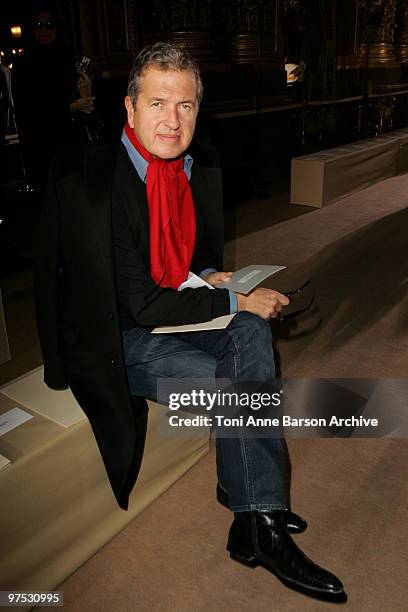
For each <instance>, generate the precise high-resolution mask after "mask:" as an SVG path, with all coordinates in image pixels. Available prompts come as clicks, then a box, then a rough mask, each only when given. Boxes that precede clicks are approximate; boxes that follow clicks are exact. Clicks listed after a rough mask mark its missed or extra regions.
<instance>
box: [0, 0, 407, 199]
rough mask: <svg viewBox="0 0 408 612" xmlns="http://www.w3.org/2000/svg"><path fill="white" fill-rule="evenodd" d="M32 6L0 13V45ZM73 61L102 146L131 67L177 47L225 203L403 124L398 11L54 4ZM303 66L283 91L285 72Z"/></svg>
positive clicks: (331, 1)
mask: <svg viewBox="0 0 408 612" xmlns="http://www.w3.org/2000/svg"><path fill="white" fill-rule="evenodd" d="M32 4H33V3H32V2H29V1H28V0H25V1H23V0H15V1H14V2H13V3H12V4H11V3H10V4H9V6H7V5H6V3H5V2H2V3H1V8H0V16H1V22H2V24H3V25H2V31H1V32H0V45H1V46H2V47H5V46H7V45H10V44H12V41H11V43H10V36H9V34H8V27H9V25H10V24H11V23H12V22H14V23H23V22H24V17H25V15H26V14H27V11H28V9H29V7H30V6H31V5H32ZM55 5H56V6H57V10H58V12H59V14H60V17H61V20H62V21H63V23H64V26H65V29H66V34H67V37H68V38H69V40H70V42H71V44H72V46H73V48H74V49H75V53H76V55H77V56H78V57H80V56H81V54H83V53H85V54H86V55H89V56H90V57H91V58H92V60H93V66H92V71H93V77H94V90H95V94H96V95H97V106H98V112H99V113H100V116H101V117H102V119H103V122H104V124H105V127H106V132H105V133H106V138H107V139H111V138H115V137H116V135H117V133H118V132H119V130H120V128H121V126H122V123H123V121H124V114H123V110H122V99H123V96H124V94H125V91H126V77H127V74H128V71H129V67H130V65H131V61H132V57H133V56H134V55H135V54H136V53H137V52H138V51H139V50H140V49H141V48H142V47H143V46H144V45H145V44H148V43H150V42H153V41H156V40H171V41H174V42H177V43H178V44H181V45H184V46H186V47H187V48H188V49H189V50H190V51H191V52H192V53H193V55H194V56H195V57H196V58H197V59H198V60H199V63H200V66H201V69H202V73H203V81H204V86H205V98H204V101H203V106H202V110H201V113H200V121H199V126H198V130H197V136H198V138H199V140H200V141H201V142H204V143H205V144H206V147H204V148H203V149H202V150H201V154H202V155H204V156H207V157H208V163H210V162H211V160H213V161H214V159H215V158H214V155H213V153H212V149H211V147H212V146H215V147H216V149H217V150H218V154H219V159H220V160H221V163H222V166H223V168H224V175H225V177H226V182H227V185H228V184H229V185H230V187H229V190H228V194H229V197H230V199H232V200H234V199H236V198H237V197H245V196H246V195H248V194H250V193H251V191H252V190H253V189H254V188H255V187H257V186H259V185H261V184H264V183H268V182H272V181H273V180H275V179H276V178H278V177H281V176H285V175H287V174H288V172H289V165H290V159H291V157H292V156H293V155H298V154H302V153H306V152H309V151H312V150H316V149H321V148H324V147H328V146H333V145H334V144H339V143H342V142H349V141H352V140H355V139H357V138H361V137H365V136H369V135H375V134H379V133H381V132H383V131H387V130H390V129H394V128H395V127H401V126H404V125H407V123H408V85H407V83H406V74H407V66H408V0H258V1H256V0H65V1H62V0H59V1H58V0H57V1H56V2H55ZM287 62H292V63H300V62H303V66H304V79H303V81H302V82H297V83H294V84H291V85H287V83H286V72H285V63H287Z"/></svg>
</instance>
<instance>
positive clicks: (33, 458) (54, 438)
mask: <svg viewBox="0 0 408 612" xmlns="http://www.w3.org/2000/svg"><path fill="white" fill-rule="evenodd" d="M42 376H43V369H42V368H37V369H36V370H35V371H33V372H30V373H28V374H27V375H26V376H23V377H21V378H20V379H18V381H13V382H12V383H10V384H8V385H4V386H3V387H2V388H1V389H0V415H1V414H2V413H4V412H6V411H7V410H10V409H12V408H13V407H16V406H18V407H20V408H22V409H23V410H26V411H27V412H29V413H31V414H32V415H33V418H32V419H30V420H29V421H27V422H25V423H23V424H21V425H19V426H18V427H16V428H15V429H13V430H12V431H9V432H8V433H5V434H4V435H3V436H1V437H0V455H1V456H3V457H5V458H6V460H9V461H10V463H9V464H8V465H5V466H4V467H2V468H1V469H0V500H1V512H0V542H1V556H0V590H37V591H38V590H52V589H55V588H56V587H57V586H58V585H59V584H60V583H61V582H62V581H63V580H65V579H66V578H67V577H68V576H69V575H70V574H72V572H74V571H75V570H76V569H77V568H78V567H79V566H80V565H81V564H82V563H84V562H85V561H86V560H87V559H89V558H90V557H91V556H92V555H93V554H95V553H96V552H97V551H98V550H99V549H100V548H101V547H102V546H103V545H104V544H105V543H106V542H108V541H109V540H110V539H111V538H112V537H114V536H115V535H116V534H117V533H118V532H119V531H121V530H122V529H123V528H124V527H125V526H126V525H127V524H128V523H129V522H130V521H131V520H132V519H133V518H134V517H135V516H136V515H137V514H139V513H140V512H141V511H142V510H143V509H144V508H146V506H148V505H149V504H151V503H152V502H153V501H154V500H155V499H156V498H157V497H158V496H159V495H160V494H161V493H163V492H164V491H165V490H166V489H167V488H168V487H170V486H171V485H172V484H173V483H174V482H175V481H176V480H177V479H178V478H180V476H182V475H183V474H184V473H185V472H186V471H187V470H188V469H189V468H190V467H191V466H192V465H194V464H195V463H196V462H197V461H198V460H199V459H200V458H201V457H203V456H204V455H205V454H206V453H207V452H208V449H209V432H208V430H206V429H202V430H198V429H197V430H194V432H192V434H191V435H190V433H188V437H186V435H184V436H182V437H181V436H180V437H179V436H172V437H167V438H164V437H162V436H160V435H159V434H158V433H157V429H158V425H159V423H160V421H161V420H162V419H163V420H164V419H166V418H167V417H166V413H167V412H168V409H167V408H166V407H165V406H160V405H158V404H155V403H153V402H149V424H148V432H147V438H146V446H145V454H144V457H143V463H142V468H141V472H140V475H139V478H138V481H137V484H136V486H135V488H134V490H133V492H132V494H131V498H130V504H129V510H128V511H124V510H121V509H120V508H119V507H118V506H117V504H116V501H115V499H114V497H113V493H112V490H111V488H110V485H109V482H108V478H107V475H106V471H105V468H104V466H103V463H102V459H101V457H100V454H99V450H98V448H97V445H96V441H95V439H94V436H93V433H92V430H91V427H90V424H89V422H88V420H87V419H86V418H82V419H80V420H78V421H77V422H75V423H72V424H71V425H70V426H69V427H65V426H62V425H61V424H59V423H57V422H55V421H53V420H51V419H50V418H47V417H46V416H44V414H45V413H46V412H47V411H48V410H49V409H55V407H58V406H59V401H61V402H62V404H63V406H64V411H65V412H66V415H68V414H69V413H70V410H72V413H71V414H76V412H77V409H78V407H77V405H76V402H75V400H74V398H73V396H71V405H70V401H69V392H60V391H53V390H51V389H49V388H48V387H46V386H45V385H44V384H42V383H41V381H42ZM17 398H18V399H17ZM41 406H43V407H44V410H42V409H41ZM34 407H35V408H34ZM64 411H62V412H64ZM57 412H58V410H57ZM41 413H42V414H41ZM49 414H50V415H51V412H50V413H49ZM59 418H60V416H59ZM15 609H16V608H15ZM24 609H25V610H27V608H24Z"/></svg>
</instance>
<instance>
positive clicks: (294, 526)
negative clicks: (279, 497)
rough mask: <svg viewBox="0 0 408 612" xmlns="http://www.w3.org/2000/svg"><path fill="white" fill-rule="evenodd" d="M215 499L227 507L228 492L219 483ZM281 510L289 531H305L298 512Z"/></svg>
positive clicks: (303, 520)
mask: <svg viewBox="0 0 408 612" xmlns="http://www.w3.org/2000/svg"><path fill="white" fill-rule="evenodd" d="M217 501H218V502H219V503H220V504H221V505H222V506H225V507H226V508H229V503H228V494H227V493H226V492H225V491H224V489H221V487H220V485H219V484H217ZM279 512H282V518H283V522H284V523H285V526H286V529H287V530H288V531H289V533H294V534H296V533H303V532H304V531H306V527H307V523H306V521H305V519H303V518H302V517H301V516H299V515H298V514H295V513H294V512H292V511H291V510H279Z"/></svg>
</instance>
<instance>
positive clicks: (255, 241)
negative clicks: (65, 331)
mask: <svg viewBox="0 0 408 612" xmlns="http://www.w3.org/2000/svg"><path fill="white" fill-rule="evenodd" d="M407 193H408V177H406V176H402V177H395V178H392V179H389V180H388V181H385V182H383V183H381V184H379V185H375V186H373V187H371V188H369V189H367V190H365V191H364V192H361V193H359V194H354V195H352V196H349V197H347V198H345V199H344V200H342V201H340V202H337V203H334V204H332V205H330V206H328V207H326V208H324V209H322V210H314V211H310V210H309V211H308V209H304V210H300V207H299V208H296V214H290V213H289V214H279V216H278V220H279V222H278V223H277V224H276V223H275V224H274V223H273V221H274V220H275V221H276V210H277V209H276V203H275V204H274V203H273V202H272V201H271V203H270V204H271V210H270V211H269V210H268V203H267V202H263V203H262V204H259V203H255V202H254V203H251V207H252V208H250V205H249V204H248V205H246V206H244V207H241V208H240V210H239V211H235V212H234V213H233V214H234V215H235V217H234V219H233V222H234V223H235V230H236V236H238V238H237V239H236V240H233V241H230V242H229V243H228V244H227V246H226V266H225V267H226V269H235V268H238V267H240V266H243V265H247V264H249V263H274V264H283V265H287V266H288V269H287V270H285V271H283V272H282V273H279V275H277V276H276V278H274V279H273V283H272V281H270V284H271V286H272V284H273V285H275V286H276V288H278V289H286V290H288V289H293V288H295V287H296V286H298V285H299V284H302V282H303V281H304V280H305V279H306V278H311V279H312V289H309V292H312V291H313V292H314V293H316V296H317V297H316V305H315V306H314V307H313V309H312V311H311V312H309V313H308V314H307V315H306V316H304V317H302V318H301V319H300V320H299V321H297V322H295V323H293V324H290V325H286V326H281V325H276V324H275V325H274V326H273V331H274V336H275V342H276V347H277V354H278V356H279V360H278V365H279V370H280V372H281V374H282V375H283V376H287V377H289V376H291V377H312V378H315V377H325V376H327V377H368V378H371V377H374V378H378V377H396V378H398V377H401V378H407V369H408V366H407V356H408V334H407V327H408V323H407V306H408V303H407V278H408V259H407V249H406V246H405V245H406V235H407V217H408V212H407V208H406V201H407V195H406V194H407ZM257 207H258V208H257ZM257 210H261V211H262V223H261V222H260V220H259V219H260V216H258V215H257ZM293 211H295V209H293ZM303 212H305V213H306V212H307V214H301V213H303ZM230 214H232V213H230ZM298 214H299V216H297V215H298ZM251 217H253V219H255V218H256V221H255V220H253V221H252V222H251V221H250V219H251ZM288 217H293V218H288ZM285 219H286V220H285ZM24 278H25V277H24ZM25 280H26V281H27V285H28V286H29V278H28V277H27V278H25ZM8 282H9V285H10V283H11V281H10V280H9V281H8ZM27 291H28V289H27ZM15 294H16V291H15V290H14V289H13V287H11V289H10V286H6V305H5V306H6V314H7V309H8V306H9V305H10V303H11V302H10V300H11V301H12V300H13V299H15V298H13V295H14V296H15ZM309 295H310V293H309ZM18 297H20V300H19V299H16V307H18V305H19V304H20V305H21V304H23V303H24V301H25V299H26V298H27V294H26V293H24V291H23V290H22V292H20V294H18V292H17V298H18ZM27 299H28V298H27ZM307 299H308V295H306V296H299V297H298V298H296V300H294V304H292V307H296V306H299V304H301V303H302V300H303V301H307ZM299 300H300V301H299ZM21 308H22V311H24V309H23V306H21ZM28 310H29V309H28ZM30 312H31V311H30ZM30 316H31V315H29V317H28V319H29V318H30ZM13 321H14V322H13V326H15V327H16V330H17V326H18V324H17V318H16V319H13ZM28 327H29V330H31V327H30V325H29V326H28ZM28 333H29V338H30V339H31V340H30V343H29V346H26V345H25V344H24V342H23V341H21V342H22V346H21V349H22V354H23V356H22V363H24V364H25V363H29V362H30V359H31V360H32V359H33V358H34V360H35V359H38V347H37V346H36V343H35V334H34V335H33V332H32V331H29V332H28ZM30 334H31V335H30ZM17 337H18V334H17ZM13 343H14V345H16V343H17V344H18V341H17V340H13ZM31 367H33V366H31ZM0 374H1V372H0ZM288 445H289V449H290V452H291V460H292V506H293V508H294V510H296V511H298V512H299V513H300V514H302V515H304V516H305V517H306V518H307V520H308V522H309V528H308V530H307V532H306V533H305V534H303V535H301V536H297V541H298V542H299V543H300V544H301V546H302V548H303V549H304V550H305V551H306V552H307V553H308V554H309V555H310V556H311V557H312V558H313V559H314V560H316V561H317V562H319V563H321V564H323V565H325V566H327V567H328V568H330V569H331V570H333V571H334V572H335V573H337V574H338V575H339V577H340V578H341V579H342V580H343V582H344V584H345V587H346V590H347V593H348V602H347V603H345V604H332V603H327V602H322V601H318V600H315V599H311V598H307V597H305V596H304V595H302V594H299V593H296V592H293V591H291V590H289V589H287V588H286V587H285V586H283V585H282V584H281V583H280V582H279V581H278V580H277V579H276V578H275V577H273V576H272V575H271V574H269V573H268V572H267V571H266V570H264V569H262V568H257V569H255V570H251V569H248V568H246V567H244V566H240V565H238V564H237V563H235V562H233V561H231V560H230V559H229V558H228V555H227V553H226V551H225V543H226V538H227V532H228V528H229V525H230V521H231V516H230V513H229V512H228V511H227V510H225V509H224V508H222V507H221V506H219V505H218V504H217V503H216V501H215V497H214V489H215V466H214V454H213V452H212V453H211V454H210V455H209V456H208V457H207V458H206V459H204V460H203V461H201V462H200V463H199V464H198V465H197V466H195V467H194V468H193V469H192V470H191V471H190V472H189V473H188V474H186V475H185V476H184V477H183V478H182V479H181V480H180V481H179V482H178V483H177V484H176V485H175V486H173V487H172V488H171V489H170V490H169V491H167V492H166V493H165V494H164V495H162V496H161V497H160V498H159V499H158V500H156V501H155V502H154V504H153V505H152V506H151V507H149V508H148V509H147V510H146V511H144V512H143V513H142V514H141V515H139V516H138V517H137V518H136V519H135V520H134V521H133V522H132V523H131V524H130V525H129V526H128V527H127V528H126V529H125V530H124V531H123V532H122V533H120V534H119V535H118V536H117V537H115V538H114V539H113V540H112V541H111V542H110V543H109V544H107V545H106V546H105V547H104V548H103V549H102V550H101V551H99V552H98V553H97V554H96V555H95V556H94V557H93V558H92V559H90V560H89V561H88V562H87V563H85V564H84V565H83V566H82V567H81V568H79V569H78V570H77V571H76V572H75V573H74V574H73V575H72V576H71V577H70V578H68V580H66V581H65V582H64V583H63V584H62V585H61V586H60V588H61V589H62V590H63V591H64V597H65V606H64V607H65V610H67V611H69V612H74V611H78V612H82V611H85V610H86V611H91V612H94V611H95V612H96V611H97V610H98V611H99V610H106V611H108V610H109V611H114V612H116V611H118V612H119V611H127V610H132V611H134V610H135V611H144V610H146V611H147V610H149V611H151V610H153V611H154V610H175V611H179V612H192V611H201V610H208V609H211V610H216V611H220V612H229V611H234V612H241V611H242V612H243V611H244V610H245V611H247V610H248V611H254V612H255V611H261V610H276V611H279V612H280V611H283V612H300V611H303V610H304V611H306V612H309V611H310V612H312V611H317V612H318V611H322V612H323V611H326V610H334V609H335V608H336V607H339V606H343V607H344V609H346V610H347V611H348V612H370V611H373V612H383V611H386V612H388V611H390V612H399V611H401V612H402V611H404V610H406V609H407V600H408V587H407V581H406V578H405V573H406V571H405V568H406V567H407V562H408V553H407V545H408V542H407V531H408V529H407V521H406V507H407V501H408V484H407V479H406V474H407V468H408V454H407V448H408V445H407V442H406V440H405V439H401V440H399V439H395V440H393V439H380V440H375V439H373V440H369V439H367V440H363V439H353V440H347V439H314V440H300V439H298V440H289V441H288Z"/></svg>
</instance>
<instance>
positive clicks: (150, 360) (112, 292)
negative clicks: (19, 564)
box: [36, 43, 343, 594]
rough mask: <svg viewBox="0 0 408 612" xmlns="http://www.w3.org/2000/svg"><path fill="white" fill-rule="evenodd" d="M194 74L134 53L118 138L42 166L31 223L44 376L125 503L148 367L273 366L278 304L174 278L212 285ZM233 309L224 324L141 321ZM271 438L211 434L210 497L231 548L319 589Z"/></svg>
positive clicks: (152, 381)
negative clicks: (194, 150) (199, 326)
mask: <svg viewBox="0 0 408 612" xmlns="http://www.w3.org/2000/svg"><path fill="white" fill-rule="evenodd" d="M201 97H202V84H201V80H200V74H199V70H198V67H197V64H196V63H195V61H194V60H193V59H192V58H191V57H190V55H189V54H188V53H186V52H185V51H184V50H182V49H179V48H178V47H175V46H172V45H169V44H165V43H157V44H155V45H153V46H152V47H149V48H146V49H144V50H143V51H142V52H141V53H140V54H139V55H138V57H137V58H136V60H135V62H134V64H133V67H132V70H131V73H130V77H129V87H128V95H127V97H126V99H125V105H126V110H127V123H126V125H125V128H124V130H123V134H122V139H121V144H120V146H119V148H117V147H114V148H110V147H107V148H106V147H102V148H98V147H97V146H89V147H88V148H87V149H86V150H85V151H82V152H80V153H79V152H76V153H75V154H69V153H67V154H66V155H65V156H64V157H61V158H59V160H57V162H56V163H55V164H54V167H53V170H52V173H51V176H50V180H49V184H48V191H47V197H46V202H45V206H44V213H43V218H42V223H41V243H40V244H41V247H40V249H39V253H38V258H37V266H36V304H37V316H38V324H39V333H40V339H41V345H42V350H43V355H44V366H45V381H46V383H47V384H48V385H49V386H51V387H53V388H61V387H66V386H69V387H70V388H71V390H72V392H73V393H74V395H75V397H76V398H77V400H78V402H79V404H80V405H81V406H82V408H83V410H84V411H85V413H86V414H87V416H88V418H89V420H90V422H91V425H92V427H93V430H94V433H95V436H96V439H97V442H98V445H99V448H100V451H101V454H102V457H103V459H104V462H105V465H106V468H107V472H108V475H109V478H110V482H111V485H112V488H113V491H114V493H115V495H116V498H117V500H118V503H119V505H120V506H121V507H122V508H124V509H127V505H128V496H129V493H130V491H131V489H132V488H133V485H134V483H135V480H136V478H137V474H138V471H139V467H140V462H141V459H142V455H143V445H144V439H145V430H146V418H147V416H146V402H145V400H144V399H142V398H146V397H147V398H151V399H156V398H157V381H158V379H162V378H172V377H174V378H187V379H188V378H191V379H193V378H196V379H197V378H203V379H207V380H214V381H216V380H217V379H229V380H231V381H233V382H235V383H240V382H241V381H246V380H255V381H258V382H260V383H267V382H268V381H273V380H274V375H275V372H274V358H273V350H272V338H271V332H270V327H269V324H268V321H269V319H271V318H273V317H276V316H277V315H278V313H280V312H281V310H282V308H283V307H284V306H286V305H287V304H288V302H289V300H288V298H287V297H285V296H284V295H282V294H280V293H278V292H277V291H273V290H271V289H262V288H259V289H255V290H253V291H252V292H251V293H250V294H249V295H248V296H244V295H239V294H235V293H233V292H231V291H228V290H227V289H225V288H223V289H221V288H218V289H216V290H211V289H209V288H208V287H199V288H196V289H193V288H187V289H184V290H183V291H177V288H178V287H179V285H180V284H181V283H182V282H183V281H184V280H185V279H186V278H187V276H188V272H189V270H192V271H193V272H195V273H197V274H200V275H201V276H203V277H204V278H205V279H206V281H207V282H208V283H209V284H211V285H212V286H214V287H216V285H217V284H219V283H220V282H221V281H225V280H228V278H229V276H230V273H226V272H221V271H217V270H222V248H223V244H222V243H223V231H222V216H221V215H222V205H221V188H220V181H219V172H218V170H217V169H213V168H203V167H199V166H198V165H197V164H194V160H193V159H192V158H191V156H190V155H188V154H187V153H186V151H187V149H188V147H189V145H190V143H191V140H192V137H193V133H194V129H195V124H196V118H197V113H198V109H199V104H200V100H201ZM231 312H233V313H237V314H236V316H235V317H234V318H233V319H232V321H231V322H230V324H229V325H228V327H227V328H226V329H223V330H213V331H206V332H189V333H187V334H177V333H175V334H170V335H168V334H165V335H160V334H158V335H157V334H152V333H151V330H152V328H153V327H156V326H159V325H178V324H186V323H197V322H202V321H208V320H210V319H212V318H214V317H217V316H221V315H225V314H228V313H231ZM285 452H286V447H285V444H284V441H283V440H282V439H280V438H278V439H277V438H252V437H246V436H239V437H237V438H231V437H228V438H223V437H221V436H219V437H217V441H216V453H217V475H218V496H219V499H220V501H221V502H222V503H224V505H226V506H228V507H229V508H230V510H231V511H232V512H234V515H235V518H234V520H233V523H232V526H231V530H230V533H229V538H228V545H227V548H228V551H229V552H230V555H231V557H232V558H234V559H236V560H238V561H241V562H243V563H246V564H249V565H256V564H258V563H263V564H266V565H267V566H268V567H269V568H270V569H271V570H272V571H273V572H274V573H275V574H276V575H277V576H279V577H281V578H283V579H284V580H285V581H286V583H287V584H289V585H290V584H292V585H294V586H295V587H298V586H300V587H303V588H305V589H310V590H311V591H313V592H316V591H317V592H320V593H325V594H338V593H342V590H343V587H342V584H341V582H340V581H339V580H338V579H337V578H336V577H335V576H334V575H333V574H331V573H329V572H328V571H326V570H324V569H322V568H320V567H319V566H317V565H316V564H314V563H313V562H312V561H311V560H310V559H308V557H306V556H305V555H304V554H303V553H302V551H301V550H300V549H299V548H298V547H297V546H296V544H295V543H294V541H293V540H292V538H291V536H290V534H289V532H294V533H296V532H301V531H303V530H304V529H305V527H306V524H305V522H304V521H303V519H301V518H300V517H299V516H297V515H296V514H294V513H292V512H291V511H290V510H289V508H288V496H287V491H286V490H285V483H284V481H285Z"/></svg>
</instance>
